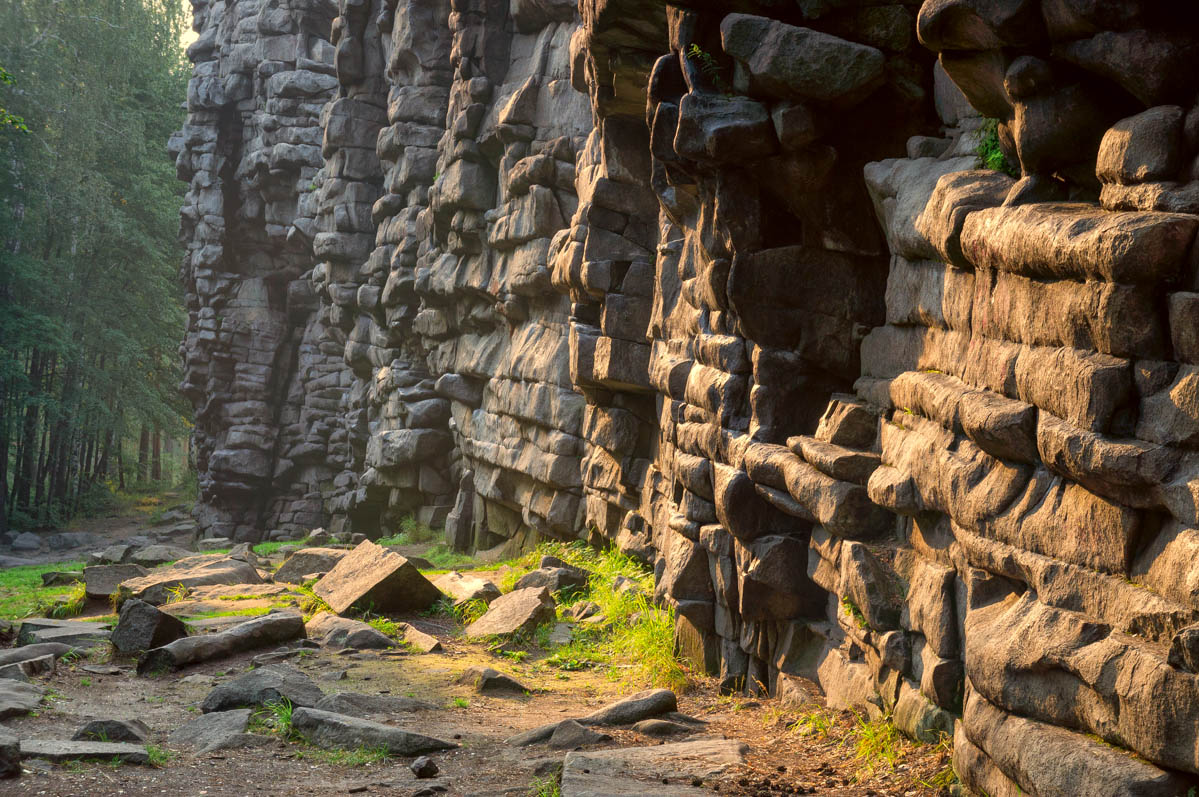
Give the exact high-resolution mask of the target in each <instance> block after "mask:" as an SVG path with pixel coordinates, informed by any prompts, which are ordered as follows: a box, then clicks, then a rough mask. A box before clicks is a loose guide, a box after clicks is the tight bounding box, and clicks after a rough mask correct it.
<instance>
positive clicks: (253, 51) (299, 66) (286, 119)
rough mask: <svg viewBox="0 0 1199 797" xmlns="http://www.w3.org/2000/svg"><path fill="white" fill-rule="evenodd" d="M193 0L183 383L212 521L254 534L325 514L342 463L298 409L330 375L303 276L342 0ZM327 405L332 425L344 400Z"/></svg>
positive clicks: (230, 533)
mask: <svg viewBox="0 0 1199 797" xmlns="http://www.w3.org/2000/svg"><path fill="white" fill-rule="evenodd" d="M193 6H194V10H195V25H194V26H195V29H196V30H197V32H198V33H199V34H200V35H199V38H198V39H197V40H196V42H195V43H194V44H192V46H191V47H190V48H189V51H188V56H189V58H190V59H191V60H192V61H193V63H194V64H195V68H194V76H193V78H192V80H191V83H190V84H189V87H188V120H187V123H186V124H185V126H184V128H183V130H182V131H181V132H180V133H179V134H178V135H176V136H175V137H174V138H173V139H172V145H171V146H172V152H173V153H175V154H176V156H177V169H178V172H179V176H180V178H181V179H184V180H187V181H188V182H189V184H190V188H189V191H188V194H187V199H186V204H185V205H184V207H183V210H182V223H181V230H180V235H181V238H182V239H183V241H184V243H185V244H186V246H187V255H186V257H185V260H184V264H183V269H182V276H183V280H184V284H185V289H186V300H187V307H188V333H187V338H186V339H185V341H184V344H183V347H182V352H183V358H184V367H185V374H184V382H183V385H182V390H183V392H184V393H185V395H187V396H188V397H189V398H190V399H191V400H192V403H193V405H194V407H195V410H196V414H195V421H196V427H195V444H196V446H195V450H196V464H197V468H198V471H199V480H200V503H199V505H198V508H197V514H198V518H199V520H200V523H201V527H202V528H203V529H204V531H205V533H206V534H208V535H209V536H225V537H232V538H235V539H238V540H257V539H259V538H261V537H262V535H263V534H264V533H266V532H268V531H277V532H278V533H279V534H288V533H291V532H292V531H300V530H302V529H307V528H310V527H311V526H312V525H315V524H317V523H319V522H320V520H321V518H322V508H321V500H320V482H321V481H322V479H324V478H327V477H328V476H329V475H330V474H331V472H332V470H333V469H331V468H330V467H329V466H328V465H327V464H326V462H327V460H328V459H329V452H328V449H327V443H328V439H327V437H325V436H323V435H322V434H321V433H320V431H319V429H320V421H317V420H316V419H315V418H312V417H309V416H303V417H302V410H301V409H300V408H301V406H302V405H304V404H305V403H307V402H308V401H309V399H306V398H305V395H306V394H309V393H312V392H314V386H313V384H312V383H313V382H314V381H319V380H320V379H322V378H325V377H327V376H328V374H330V373H332V370H331V369H330V367H329V363H328V357H327V353H325V352H322V351H321V350H320V343H319V340H320V338H321V337H322V332H321V329H320V327H319V324H316V323H315V322H314V320H313V311H314V309H315V303H314V302H313V301H312V297H311V295H310V293H309V292H308V291H307V290H306V289H305V287H304V285H303V283H302V280H301V277H302V276H303V274H304V272H305V271H306V270H307V269H308V267H309V254H308V241H307V238H306V236H305V235H304V232H303V228H304V226H305V223H304V219H303V216H304V213H305V210H304V209H303V202H302V201H301V196H302V195H303V194H304V193H305V192H306V191H307V190H308V188H309V186H310V185H311V183H312V181H313V178H314V177H315V175H316V172H317V169H318V168H319V167H320V163H321V158H320V147H319V143H320V142H319V126H318V125H317V124H316V122H317V117H318V115H319V113H320V109H321V107H322V106H323V105H324V103H325V101H326V99H327V98H328V97H329V96H330V94H331V93H332V91H333V88H334V86H335V85H336V79H335V78H334V76H333V71H334V70H333V63H332V60H333V51H332V48H331V46H330V45H329V42H328V41H327V37H328V30H329V23H330V21H331V19H332V16H333V14H332V4H331V3H325V2H314V3H303V4H301V5H299V6H296V7H294V8H293V7H292V5H290V4H288V3H284V2H255V1H253V0H242V1H241V2H236V1H235V0H229V2H224V3H208V2H201V1H198V2H195V3H194V4H193ZM319 409H320V412H318V413H317V414H318V415H319V416H320V418H322V419H324V420H326V421H327V419H328V418H329V417H330V416H331V415H332V414H333V410H334V409H335V408H334V407H332V406H330V405H328V404H326V405H324V406H323V407H321V408H319ZM310 414H311V413H310ZM314 426H316V427H317V431H315V432H314V431H313V427H314ZM324 428H325V429H326V430H328V429H329V428H330V427H329V426H328V425H327V424H326V425H325V427H324ZM334 469H335V468H334Z"/></svg>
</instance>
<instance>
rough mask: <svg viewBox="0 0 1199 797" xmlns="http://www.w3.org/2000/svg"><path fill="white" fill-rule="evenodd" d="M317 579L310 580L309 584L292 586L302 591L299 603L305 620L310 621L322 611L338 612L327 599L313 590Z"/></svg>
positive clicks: (297, 590) (299, 591)
mask: <svg viewBox="0 0 1199 797" xmlns="http://www.w3.org/2000/svg"><path fill="white" fill-rule="evenodd" d="M315 583H316V581H310V582H308V583H307V584H301V585H300V586H298V587H292V589H293V590H295V591H296V592H298V593H300V599H299V600H298V601H297V604H298V605H299V607H300V612H301V613H302V614H303V615H304V622H308V621H309V620H311V619H312V618H313V617H315V616H316V615H318V614H320V613H321V612H330V613H332V614H336V612H334V611H333V607H331V606H330V605H329V604H328V603H326V602H325V599H324V598H322V597H321V596H320V595H317V594H316V593H315V592H313V591H312V585H313V584H315Z"/></svg>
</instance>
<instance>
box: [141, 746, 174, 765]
mask: <svg viewBox="0 0 1199 797" xmlns="http://www.w3.org/2000/svg"><path fill="white" fill-rule="evenodd" d="M146 755H148V756H149V757H150V766H152V767H163V766H166V764H167V762H168V761H170V760H171V758H172V757H173V756H174V753H172V752H171V751H170V750H168V749H166V748H165V747H160V746H159V745H156V744H148V745H146Z"/></svg>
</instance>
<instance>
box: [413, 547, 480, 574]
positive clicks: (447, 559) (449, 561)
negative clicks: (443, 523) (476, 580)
mask: <svg viewBox="0 0 1199 797" xmlns="http://www.w3.org/2000/svg"><path fill="white" fill-rule="evenodd" d="M423 558H425V559H427V560H429V563H430V564H432V565H433V569H434V570H457V569H459V568H462V567H466V566H467V565H474V564H475V559H474V557H473V556H468V555H467V554H464V553H460V552H459V551H455V550H454V549H453V548H451V547H450V546H448V545H446V544H445V543H444V542H442V543H438V544H437V545H434V546H432V547H431V548H429V550H427V551H425V553H424V555H423ZM425 572H426V573H428V572H432V571H429V570H426V571H425Z"/></svg>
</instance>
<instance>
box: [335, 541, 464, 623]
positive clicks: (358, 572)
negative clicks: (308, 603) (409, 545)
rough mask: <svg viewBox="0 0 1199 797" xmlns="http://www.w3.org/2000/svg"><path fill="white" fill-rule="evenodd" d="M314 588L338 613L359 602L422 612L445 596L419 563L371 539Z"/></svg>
mask: <svg viewBox="0 0 1199 797" xmlns="http://www.w3.org/2000/svg"><path fill="white" fill-rule="evenodd" d="M312 591H313V592H315V593H316V594H317V595H319V596H320V597H321V598H322V599H324V601H325V602H326V603H328V604H329V608H331V609H332V610H333V611H335V612H336V613H338V614H345V613H346V611H348V610H349V608H350V607H351V606H353V605H354V604H356V603H361V604H362V605H363V606H367V605H369V606H370V607H371V608H372V610H373V611H377V612H406V611H421V610H423V609H427V608H429V607H430V606H432V605H433V604H434V603H436V602H437V601H438V600H440V599H441V598H442V594H441V590H439V589H437V587H435V586H433V584H432V583H430V581H429V580H428V579H427V578H425V577H424V576H423V575H421V572H420V571H419V570H417V569H416V566H415V565H413V564H412V563H411V562H409V561H408V560H407V559H405V558H404V557H402V556H400V555H399V554H398V553H395V552H394V551H389V550H387V549H386V548H383V547H382V546H379V545H376V544H375V543H373V542H371V541H370V540H367V541H365V542H362V543H360V544H359V545H358V547H356V548H355V549H354V550H352V551H350V552H349V553H348V554H346V555H345V556H344V557H343V558H342V559H341V561H339V562H338V563H337V565H336V566H334V568H333V569H332V570H330V571H329V573H328V574H327V575H326V576H325V577H324V578H322V579H321V580H320V581H318V582H316V585H315V586H313V588H312Z"/></svg>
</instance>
